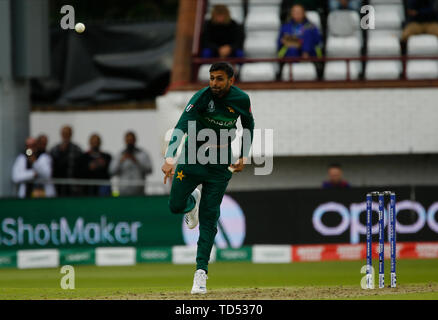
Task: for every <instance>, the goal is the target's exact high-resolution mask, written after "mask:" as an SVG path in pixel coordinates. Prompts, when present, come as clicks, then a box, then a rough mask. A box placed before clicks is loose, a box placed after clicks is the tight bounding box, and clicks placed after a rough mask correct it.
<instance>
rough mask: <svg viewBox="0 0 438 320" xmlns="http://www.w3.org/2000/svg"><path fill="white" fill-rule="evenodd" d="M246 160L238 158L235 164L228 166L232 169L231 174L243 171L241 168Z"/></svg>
mask: <svg viewBox="0 0 438 320" xmlns="http://www.w3.org/2000/svg"><path fill="white" fill-rule="evenodd" d="M246 160H247V159H246V158H240V159H239V160H237V162H236V163H235V164H232V165H230V167H231V168H233V169H234V170H233V172H241V171H243V168H244V167H245V163H246Z"/></svg>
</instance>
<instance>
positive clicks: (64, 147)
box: [50, 126, 82, 197]
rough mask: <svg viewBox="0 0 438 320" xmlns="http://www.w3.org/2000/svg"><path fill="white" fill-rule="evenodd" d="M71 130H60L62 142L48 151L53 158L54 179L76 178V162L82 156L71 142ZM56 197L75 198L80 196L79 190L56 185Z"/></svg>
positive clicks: (80, 151)
mask: <svg viewBox="0 0 438 320" xmlns="http://www.w3.org/2000/svg"><path fill="white" fill-rule="evenodd" d="M72 135H73V129H72V128H71V127H70V126H64V127H62V128H61V140H62V142H61V143H59V144H58V145H56V146H54V147H53V148H52V150H51V151H50V154H51V155H52V158H53V177H54V178H70V179H71V178H77V177H78V165H79V163H78V160H79V158H80V156H81V155H82V150H81V148H80V147H79V146H77V145H76V144H74V143H73V142H71V138H72ZM56 191H57V193H58V196H61V197H63V196H77V195H80V194H81V188H80V187H79V186H75V185H64V184H58V185H57V186H56Z"/></svg>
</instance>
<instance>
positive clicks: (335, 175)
mask: <svg viewBox="0 0 438 320" xmlns="http://www.w3.org/2000/svg"><path fill="white" fill-rule="evenodd" d="M327 176H328V180H326V181H324V182H323V183H322V188H323V189H348V188H350V184H349V183H348V182H347V181H346V180H344V178H343V172H342V167H341V165H340V164H338V163H333V164H331V165H330V166H329V167H328V171H327Z"/></svg>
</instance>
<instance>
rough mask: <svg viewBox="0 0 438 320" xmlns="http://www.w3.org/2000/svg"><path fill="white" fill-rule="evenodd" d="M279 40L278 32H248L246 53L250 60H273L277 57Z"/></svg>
mask: <svg viewBox="0 0 438 320" xmlns="http://www.w3.org/2000/svg"><path fill="white" fill-rule="evenodd" d="M277 38H278V30H276V31H263V30H261V31H259V30H257V31H256V30H254V31H251V32H248V33H247V34H246V37H245V43H244V51H245V55H246V56H247V57H248V58H273V57H276V55H277Z"/></svg>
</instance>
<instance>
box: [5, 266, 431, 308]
mask: <svg viewBox="0 0 438 320" xmlns="http://www.w3.org/2000/svg"><path fill="white" fill-rule="evenodd" d="M386 264H387V265H386V267H387V269H388V267H389V265H388V264H389V262H388V263H386ZM363 265H364V261H337V262H308V263H304V262H301V263H290V264H253V263H238V262H222V263H219V262H217V263H213V264H211V265H210V270H209V280H208V282H207V287H208V290H209V292H208V294H207V295H206V296H192V295H190V293H189V292H190V289H191V285H192V280H193V272H194V266H192V265H172V264H162V263H160V264H139V265H136V266H125V267H97V266H76V267H75V274H76V281H75V287H76V288H75V289H74V290H63V289H61V288H60V280H61V277H62V276H63V274H61V273H60V268H56V269H28V270H17V269H1V270H0V299H192V298H196V299H244V300H250V299H287V300H289V299H434V300H438V259H429V260H399V261H397V267H398V272H397V278H398V279H397V280H398V286H397V288H396V289H391V288H385V289H374V290H364V289H361V287H360V281H361V278H362V277H363V276H364V274H361V273H360V270H361V267H362V266H363ZM387 271H388V270H387ZM386 283H387V284H388V283H389V274H388V273H387V274H386ZM376 284H377V281H376Z"/></svg>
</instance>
